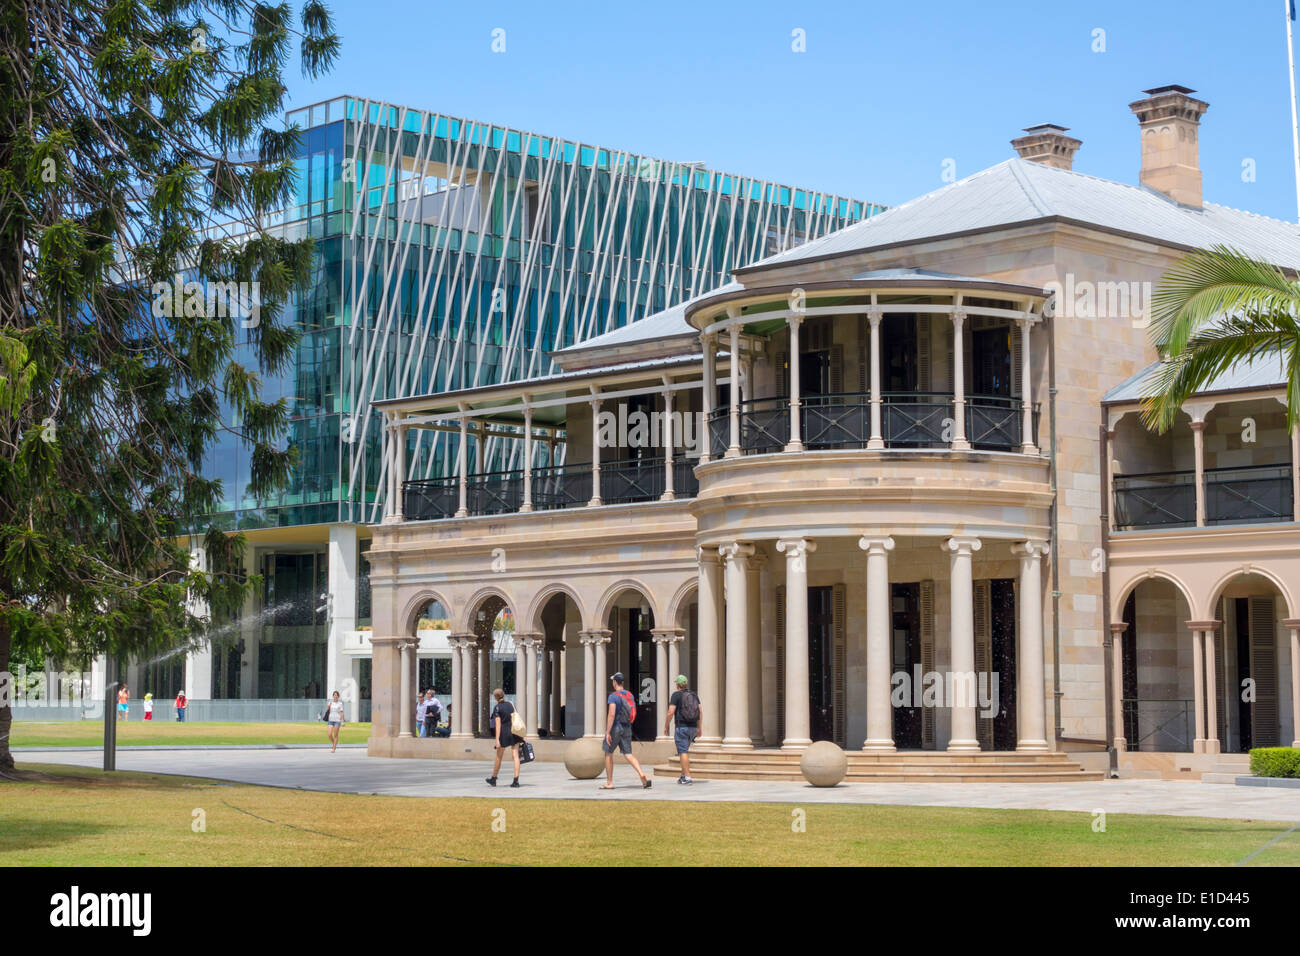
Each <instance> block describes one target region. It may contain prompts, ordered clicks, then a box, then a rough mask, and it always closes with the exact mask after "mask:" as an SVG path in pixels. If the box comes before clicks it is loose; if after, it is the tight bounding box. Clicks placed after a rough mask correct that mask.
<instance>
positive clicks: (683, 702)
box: [664, 674, 700, 783]
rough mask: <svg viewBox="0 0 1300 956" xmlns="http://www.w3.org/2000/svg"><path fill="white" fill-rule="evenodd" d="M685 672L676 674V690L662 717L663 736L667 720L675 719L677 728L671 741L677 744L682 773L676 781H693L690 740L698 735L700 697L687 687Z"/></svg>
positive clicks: (666, 731) (665, 731) (666, 729)
mask: <svg viewBox="0 0 1300 956" xmlns="http://www.w3.org/2000/svg"><path fill="white" fill-rule="evenodd" d="M686 685H687V681H686V675H685V674H678V675H677V690H675V691H673V696H672V697H669V698H668V713H667V715H666V716H665V717H664V736H667V735H668V722H669V721H670V720H672V719H673V718H676V719H677V730H676V732H675V733H674V734H673V742H674V743H675V744H677V759H678V760H679V761H680V762H681V765H682V773H681V776H680V777H678V778H677V782H678V783H694V782H695V781H694V780H692V779H691V758H690V756H689V753H690V749H691V742H692V741H693V740H695V738H696V737H698V736H699V735H700V698H699V697H697V696H696V694H695V691H693V690H688V689H687V686H686Z"/></svg>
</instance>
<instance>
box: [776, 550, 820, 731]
mask: <svg viewBox="0 0 1300 956" xmlns="http://www.w3.org/2000/svg"><path fill="white" fill-rule="evenodd" d="M776 550H778V551H780V552H781V553H782V554H784V555H785V740H783V741H781V749H782V750H803V749H804V748H806V747H808V746H809V745H810V744H811V743H812V737H811V736H810V734H811V727H812V719H811V709H812V704H811V701H810V699H809V695H808V555H809V554H811V553H812V552H813V551H816V550H817V544H816V542H813V541H809V540H808V539H807V538H782V539H781V540H780V541H778V542H777V543H776Z"/></svg>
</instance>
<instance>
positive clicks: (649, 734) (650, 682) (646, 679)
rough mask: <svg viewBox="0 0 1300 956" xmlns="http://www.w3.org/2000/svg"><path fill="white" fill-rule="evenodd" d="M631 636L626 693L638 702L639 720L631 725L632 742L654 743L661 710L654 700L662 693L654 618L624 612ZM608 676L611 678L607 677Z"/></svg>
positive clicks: (648, 614) (628, 610) (649, 614)
mask: <svg viewBox="0 0 1300 956" xmlns="http://www.w3.org/2000/svg"><path fill="white" fill-rule="evenodd" d="M623 614H624V615H625V620H626V621H627V633H628V658H627V659H628V665H627V667H628V670H627V674H626V675H625V676H626V677H627V690H628V691H629V692H630V693H631V694H632V696H633V698H634V699H635V700H636V720H634V721H633V722H632V739H633V740H654V739H655V723H656V721H657V720H658V709H657V708H656V707H655V699H656V698H657V697H658V696H659V691H660V689H659V688H658V687H655V645H654V636H653V635H652V634H651V633H650V629H651V628H652V627H654V626H655V624H654V614H653V613H652V612H649V611H647V612H646V613H645V614H642V613H641V611H640V609H639V608H634V607H632V608H625V609H624V610H623ZM605 676H609V675H605Z"/></svg>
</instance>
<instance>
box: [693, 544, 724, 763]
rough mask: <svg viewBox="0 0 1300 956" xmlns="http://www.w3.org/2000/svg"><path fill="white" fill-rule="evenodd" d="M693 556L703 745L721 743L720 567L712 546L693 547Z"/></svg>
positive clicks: (698, 687) (700, 739) (701, 739)
mask: <svg viewBox="0 0 1300 956" xmlns="http://www.w3.org/2000/svg"><path fill="white" fill-rule="evenodd" d="M696 556H697V558H698V559H699V563H700V587H699V613H698V621H697V623H696V634H697V636H698V640H699V647H698V648H696V657H697V661H696V663H697V666H698V667H699V671H700V673H699V676H698V677H697V678H696V680H695V687H696V689H697V691H698V692H699V696H700V718H701V720H702V722H703V724H704V734H703V735H702V736H701V737H699V738H698V739H699V742H700V743H702V744H720V743H722V734H721V732H720V731H721V730H722V726H721V723H722V709H721V708H720V707H719V706H718V702H719V700H720V699H721V697H722V682H721V681H720V680H719V679H718V678H719V674H718V640H719V635H718V610H719V608H720V607H721V604H722V580H721V578H722V566H721V564H720V562H719V560H718V552H717V550H716V549H714V548H696Z"/></svg>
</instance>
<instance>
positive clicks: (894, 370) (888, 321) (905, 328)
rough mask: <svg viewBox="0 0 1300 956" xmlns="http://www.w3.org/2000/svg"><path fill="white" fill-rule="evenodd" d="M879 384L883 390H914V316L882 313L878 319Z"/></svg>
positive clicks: (887, 391) (890, 391)
mask: <svg viewBox="0 0 1300 956" xmlns="http://www.w3.org/2000/svg"><path fill="white" fill-rule="evenodd" d="M880 354H881V360H880V387H881V390H882V391H884V392H885V393H887V394H888V393H894V394H897V393H900V392H903V393H906V392H915V391H916V380H917V375H916V316H914V315H886V316H885V317H884V318H883V319H881V322H880Z"/></svg>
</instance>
